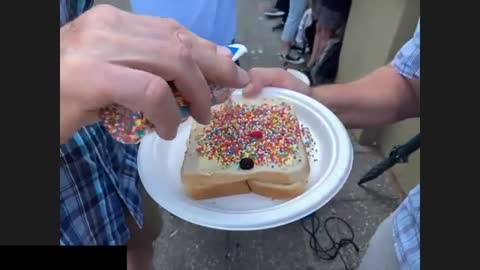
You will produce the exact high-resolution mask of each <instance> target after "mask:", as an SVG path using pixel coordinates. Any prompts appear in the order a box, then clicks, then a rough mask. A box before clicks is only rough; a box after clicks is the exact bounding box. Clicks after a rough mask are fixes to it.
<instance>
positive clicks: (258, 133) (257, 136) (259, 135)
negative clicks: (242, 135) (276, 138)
mask: <svg viewBox="0 0 480 270" xmlns="http://www.w3.org/2000/svg"><path fill="white" fill-rule="evenodd" d="M250 136H251V137H252V138H255V139H261V138H262V137H263V133H262V132H261V131H260V130H254V131H252V133H250Z"/></svg>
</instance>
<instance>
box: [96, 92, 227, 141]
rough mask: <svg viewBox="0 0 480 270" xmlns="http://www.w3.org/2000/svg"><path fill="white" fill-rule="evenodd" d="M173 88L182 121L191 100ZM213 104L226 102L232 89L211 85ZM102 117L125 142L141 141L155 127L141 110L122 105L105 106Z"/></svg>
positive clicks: (114, 135) (100, 115)
mask: <svg viewBox="0 0 480 270" xmlns="http://www.w3.org/2000/svg"><path fill="white" fill-rule="evenodd" d="M169 85H170V87H171V88H172V90H173V91H172V92H173V95H174V97H175V100H176V102H177V104H178V106H179V108H180V113H181V114H182V121H185V120H186V119H187V118H188V117H189V105H190V104H189V102H188V101H186V100H185V99H184V98H183V97H182V95H181V94H180V92H179V91H178V90H177V89H176V88H175V85H174V84H173V83H169ZM210 89H211V92H210V95H211V98H212V105H216V104H219V103H222V102H224V101H225V100H227V99H228V97H229V96H230V94H231V89H229V88H222V87H218V86H214V85H210ZM99 117H100V119H101V120H102V121H103V125H104V126H105V128H106V129H107V130H108V132H109V133H110V134H111V135H112V136H113V137H114V138H115V139H116V140H117V141H119V142H121V143H124V144H135V143H139V142H140V140H141V139H142V138H143V137H144V136H145V135H146V134H147V133H148V132H151V131H152V130H153V128H154V126H153V124H152V123H151V122H149V121H148V119H146V118H145V117H144V115H143V113H141V112H132V111H131V110H129V109H126V108H125V107H123V106H120V105H112V106H109V107H107V108H104V109H103V110H101V111H100V113H99Z"/></svg>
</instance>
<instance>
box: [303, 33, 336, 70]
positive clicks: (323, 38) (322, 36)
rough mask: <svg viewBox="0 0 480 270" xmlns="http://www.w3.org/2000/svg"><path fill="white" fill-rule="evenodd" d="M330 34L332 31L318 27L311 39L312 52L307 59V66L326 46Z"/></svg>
mask: <svg viewBox="0 0 480 270" xmlns="http://www.w3.org/2000/svg"><path fill="white" fill-rule="evenodd" d="M331 36H332V31H331V30H330V29H326V28H323V27H318V28H317V31H316V33H315V38H314V40H313V48H312V54H311V55H310V59H309V60H308V63H307V67H308V68H310V67H312V66H313V65H314V64H315V63H316V62H317V60H318V58H319V57H320V55H322V53H323V50H324V49H325V47H326V46H327V42H328V40H329V39H330V38H331Z"/></svg>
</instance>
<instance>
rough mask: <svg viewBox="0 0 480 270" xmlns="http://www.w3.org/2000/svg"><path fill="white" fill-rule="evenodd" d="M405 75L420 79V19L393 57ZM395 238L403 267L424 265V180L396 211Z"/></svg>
mask: <svg viewBox="0 0 480 270" xmlns="http://www.w3.org/2000/svg"><path fill="white" fill-rule="evenodd" d="M392 65H393V66H394V67H395V69H396V70H397V71H398V72H399V73H400V74H402V76H404V77H406V78H409V79H418V80H420V21H419V22H418V24H417V29H416V30H415V34H414V35H413V37H412V38H411V39H410V40H409V41H408V42H407V43H406V44H405V45H404V46H403V47H402V48H401V49H400V51H399V52H398V53H397V55H396V56H395V59H394V60H393V61H392ZM393 239H394V242H395V250H396V253H397V258H398V261H399V263H400V267H401V269H402V270H419V269H420V184H419V185H417V186H416V187H415V188H414V189H412V190H411V191H410V193H409V194H408V196H407V198H406V199H405V200H404V201H403V202H402V204H401V205H400V206H399V208H398V209H397V210H396V212H395V216H394V219H393Z"/></svg>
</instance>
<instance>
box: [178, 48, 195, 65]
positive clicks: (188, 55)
mask: <svg viewBox="0 0 480 270" xmlns="http://www.w3.org/2000/svg"><path fill="white" fill-rule="evenodd" d="M175 55H176V58H177V60H178V61H179V62H180V63H182V64H188V65H190V64H192V62H193V57H192V52H191V49H190V48H188V47H187V46H185V45H184V44H182V43H180V44H179V45H178V46H177V49H176V51H175Z"/></svg>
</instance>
